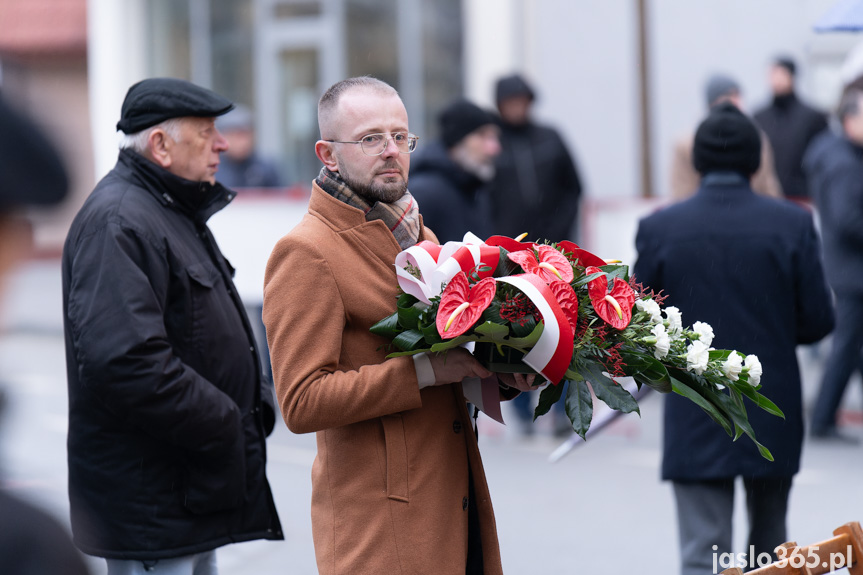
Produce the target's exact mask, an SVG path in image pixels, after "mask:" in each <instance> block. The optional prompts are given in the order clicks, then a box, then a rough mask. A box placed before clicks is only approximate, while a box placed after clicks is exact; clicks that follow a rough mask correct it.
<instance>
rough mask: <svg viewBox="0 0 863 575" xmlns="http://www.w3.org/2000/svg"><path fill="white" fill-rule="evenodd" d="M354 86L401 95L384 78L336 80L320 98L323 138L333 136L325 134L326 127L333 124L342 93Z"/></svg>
mask: <svg viewBox="0 0 863 575" xmlns="http://www.w3.org/2000/svg"><path fill="white" fill-rule="evenodd" d="M354 88H367V89H370V90H374V91H375V92H378V93H380V94H391V95H393V96H398V95H399V93H398V91H396V89H395V88H393V87H392V86H390V85H389V84H387V83H386V82H384V81H383V80H378V79H377V78H373V77H372V76H356V77H354V78H348V79H346V80H342V81H340V82H336V83H335V84H333V85H332V86H330V87H329V88H328V89H327V91H326V92H324V95H323V96H321V99H320V100H318V129H319V130H320V131H321V137H322V138H325V137H328V136H332V134H324V128H325V127H327V128H329V127H330V124H332V116H333V112H334V111H335V109H336V106H338V104H339V100H340V99H341V97H342V95H344V94H345V93H346V92H349V91H350V90H353V89H354Z"/></svg>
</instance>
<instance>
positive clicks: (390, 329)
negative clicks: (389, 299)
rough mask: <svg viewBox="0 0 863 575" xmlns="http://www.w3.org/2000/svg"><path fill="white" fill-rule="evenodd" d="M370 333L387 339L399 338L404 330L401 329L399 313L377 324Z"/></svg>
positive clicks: (370, 329)
mask: <svg viewBox="0 0 863 575" xmlns="http://www.w3.org/2000/svg"><path fill="white" fill-rule="evenodd" d="M369 331H370V332H372V333H373V334H375V335H380V336H383V337H385V338H387V339H392V338H394V337H395V336H397V335H398V334H399V333H400V332H401V331H402V330H401V328H400V327H399V317H398V313H394V314H392V315H390V316H387V317H385V318H384V319H382V320H381V321H379V322H377V323H376V324H375V325H373V326H372V327H371V328H369Z"/></svg>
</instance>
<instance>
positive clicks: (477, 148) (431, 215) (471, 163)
mask: <svg viewBox="0 0 863 575" xmlns="http://www.w3.org/2000/svg"><path fill="white" fill-rule="evenodd" d="M438 122H439V127H440V141H438V142H432V143H431V144H430V145H429V146H428V147H426V148H425V149H424V150H423V151H421V152H419V153H418V154H417V158H416V160H415V161H414V163H413V164H412V165H411V169H410V191H411V193H412V194H413V195H414V197H415V198H416V199H417V202H418V203H419V204H420V205H421V206H422V210H423V219H424V221H425V223H426V225H427V226H428V227H429V228H431V229H432V230H434V232H435V234H436V235H437V237H438V239H440V241H441V242H448V241H461V240H462V239H463V238H464V235H465V233H466V232H473V233H474V234H476V235H477V236H479V237H480V238H482V239H485V238H487V237H488V236H489V235H492V232H493V230H491V229H490V226H489V223H488V198H487V197H486V196H485V193H486V192H487V190H486V189H485V186H486V184H487V183H488V182H489V181H490V180H491V179H492V178H493V177H494V173H495V163H494V162H495V158H496V157H497V155H498V154H499V153H500V139H499V134H500V129H499V128H498V127H497V124H496V122H495V118H494V116H492V115H491V114H490V113H489V112H486V111H485V110H483V109H482V108H480V107H479V106H477V105H476V104H474V103H472V102H469V101H468V100H464V99H458V100H455V101H454V102H452V103H450V104H449V105H448V106H447V107H446V108H444V109H443V110H442V111H441V113H440V115H439V116H438Z"/></svg>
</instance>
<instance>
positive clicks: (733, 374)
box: [722, 351, 743, 381]
mask: <svg viewBox="0 0 863 575" xmlns="http://www.w3.org/2000/svg"><path fill="white" fill-rule="evenodd" d="M741 371H743V356H742V355H740V354H739V353H737V352H736V351H732V352H731V355H729V356H728V359H726V360H725V361H724V362H723V364H722V373H724V374H725V377H727V378H728V379H730V380H731V381H737V380H738V379H740V372H741Z"/></svg>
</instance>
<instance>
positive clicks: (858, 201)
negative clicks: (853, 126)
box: [803, 130, 863, 296]
mask: <svg viewBox="0 0 863 575" xmlns="http://www.w3.org/2000/svg"><path fill="white" fill-rule="evenodd" d="M803 167H804V169H805V171H806V175H807V176H808V178H809V185H810V189H811V190H812V196H813V199H814V200H815V205H816V206H817V207H818V214H819V216H820V217H821V237H822V239H823V242H824V265H825V268H826V270H827V279H828V280H829V281H830V286H831V287H832V288H833V290H834V291H836V292H839V293H842V294H845V295H856V296H860V295H863V148H861V147H859V146H856V145H854V144H852V143H851V142H850V141H849V140H848V139H847V138H845V137H844V136H841V135H838V134H834V133H833V132H831V131H830V130H825V131H824V132H822V133H821V135H819V136H818V137H817V138H816V139H815V141H813V142H812V145H811V146H810V147H809V150H808V151H807V152H806V156H805V157H804V161H803Z"/></svg>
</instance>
